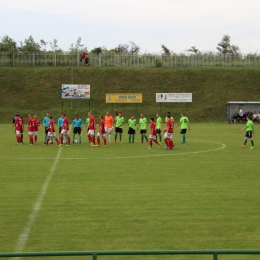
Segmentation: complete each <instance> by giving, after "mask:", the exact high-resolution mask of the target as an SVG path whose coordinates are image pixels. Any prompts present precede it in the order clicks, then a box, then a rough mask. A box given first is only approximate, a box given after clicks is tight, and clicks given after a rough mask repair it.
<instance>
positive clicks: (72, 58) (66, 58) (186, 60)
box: [0, 52, 260, 68]
mask: <svg viewBox="0 0 260 260" xmlns="http://www.w3.org/2000/svg"><path fill="white" fill-rule="evenodd" d="M80 56H81V55H80V54H60V53H48V52H46V53H26V54H25V53H4V52H0V65H2V66H83V65H84V63H83V62H81V61H80ZM89 60H90V66H119V67H165V68H167V67H216V66H219V67H260V55H258V54H247V55H242V54H241V55H217V54H203V55H202V54H196V55H184V54H180V55H152V54H115V53H102V54H101V53H100V54H94V53H90V54H89Z"/></svg>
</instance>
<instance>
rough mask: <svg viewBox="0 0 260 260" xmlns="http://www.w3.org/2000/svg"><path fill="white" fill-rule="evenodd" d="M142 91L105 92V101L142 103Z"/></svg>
mask: <svg viewBox="0 0 260 260" xmlns="http://www.w3.org/2000/svg"><path fill="white" fill-rule="evenodd" d="M142 102H143V96H142V93H106V103H142Z"/></svg>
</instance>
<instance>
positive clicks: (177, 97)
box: [156, 93, 192, 102]
mask: <svg viewBox="0 0 260 260" xmlns="http://www.w3.org/2000/svg"><path fill="white" fill-rule="evenodd" d="M156 102H192V93H156Z"/></svg>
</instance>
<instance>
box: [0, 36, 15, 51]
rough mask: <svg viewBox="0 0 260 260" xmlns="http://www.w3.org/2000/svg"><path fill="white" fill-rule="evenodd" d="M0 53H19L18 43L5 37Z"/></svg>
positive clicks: (0, 45)
mask: <svg viewBox="0 0 260 260" xmlns="http://www.w3.org/2000/svg"><path fill="white" fill-rule="evenodd" d="M0 51H4V52H9V53H12V52H17V43H16V42H15V41H14V40H13V39H12V38H10V37H9V36H7V35H5V36H4V37H3V38H1V42H0Z"/></svg>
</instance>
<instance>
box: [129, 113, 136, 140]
mask: <svg viewBox="0 0 260 260" xmlns="http://www.w3.org/2000/svg"><path fill="white" fill-rule="evenodd" d="M128 126H129V129H128V134H129V139H128V140H129V144H130V143H131V137H132V143H134V142H135V128H136V119H135V117H134V115H131V118H130V119H129V120H128Z"/></svg>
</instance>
